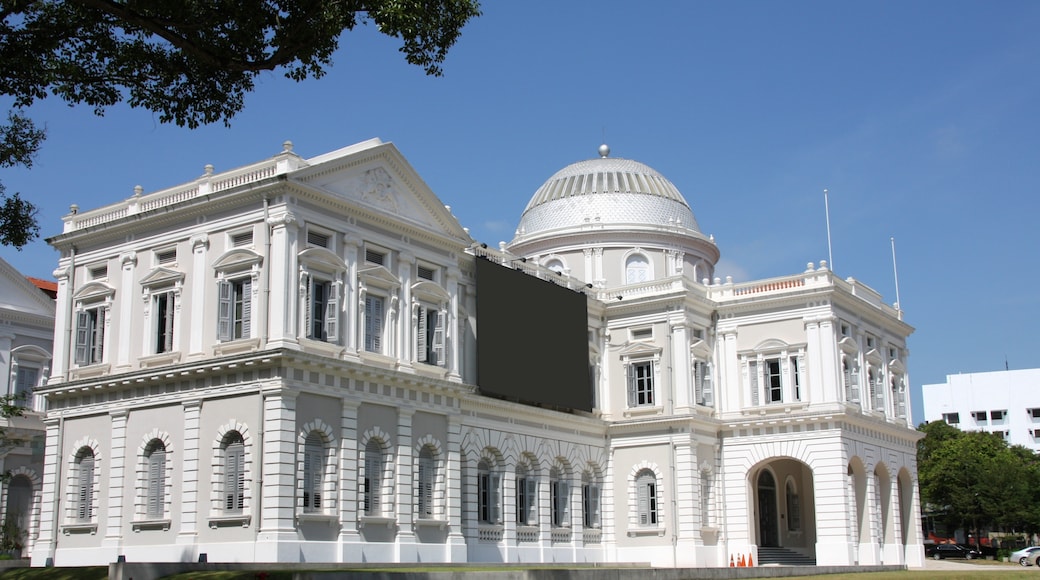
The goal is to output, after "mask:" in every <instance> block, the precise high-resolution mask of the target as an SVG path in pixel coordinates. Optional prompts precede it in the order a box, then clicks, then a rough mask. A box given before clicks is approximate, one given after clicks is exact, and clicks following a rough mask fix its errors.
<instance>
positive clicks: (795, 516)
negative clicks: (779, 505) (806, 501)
mask: <svg viewBox="0 0 1040 580" xmlns="http://www.w3.org/2000/svg"><path fill="white" fill-rule="evenodd" d="M786 492H787V530H788V531H790V532H797V531H798V530H800V529H802V502H801V500H800V499H799V498H798V489H797V488H796V487H795V485H794V480H791V479H788V480H787V490H786Z"/></svg>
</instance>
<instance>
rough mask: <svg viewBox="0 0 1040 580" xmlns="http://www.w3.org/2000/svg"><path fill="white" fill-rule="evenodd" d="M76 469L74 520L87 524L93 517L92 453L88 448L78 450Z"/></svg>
mask: <svg viewBox="0 0 1040 580" xmlns="http://www.w3.org/2000/svg"><path fill="white" fill-rule="evenodd" d="M76 469H77V473H76V486H77V487H78V489H77V494H76V519H77V520H78V521H80V522H89V521H91V519H92V518H93V517H94V452H93V451H92V450H91V449H90V448H89V447H84V448H83V449H81V450H80V452H79V454H78V457H77V459H76Z"/></svg>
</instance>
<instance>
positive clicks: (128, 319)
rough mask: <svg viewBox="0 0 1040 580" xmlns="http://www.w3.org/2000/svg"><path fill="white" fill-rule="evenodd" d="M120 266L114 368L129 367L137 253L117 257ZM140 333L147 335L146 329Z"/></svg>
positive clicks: (127, 253) (133, 325)
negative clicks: (117, 327) (117, 326)
mask: <svg viewBox="0 0 1040 580" xmlns="http://www.w3.org/2000/svg"><path fill="white" fill-rule="evenodd" d="M119 264H120V274H121V276H120V281H119V289H120V290H121V292H120V293H119V294H120V295H119V296H117V297H116V298H117V299H118V300H119V329H118V331H117V335H116V341H117V342H116V347H117V348H116V360H115V367H116V368H125V367H129V366H130V355H131V352H130V346H131V343H132V341H131V339H130V336H131V334H132V331H133V329H134V327H135V326H138V327H139V325H135V324H134V320H133V318H134V301H133V297H134V296H136V295H137V293H136V292H135V291H134V290H135V289H134V271H135V270H136V269H137V252H126V253H124V254H121V255H120V256H119ZM141 332H142V333H147V332H148V329H147V328H144V329H141Z"/></svg>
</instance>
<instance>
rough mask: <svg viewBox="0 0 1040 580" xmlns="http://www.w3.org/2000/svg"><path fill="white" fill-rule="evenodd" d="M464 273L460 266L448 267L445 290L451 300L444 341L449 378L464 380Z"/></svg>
mask: <svg viewBox="0 0 1040 580" xmlns="http://www.w3.org/2000/svg"><path fill="white" fill-rule="evenodd" d="M461 275H462V273H461V272H460V271H459V269H458V268H448V271H447V276H446V277H445V286H446V287H445V290H447V291H448V296H450V297H451V301H450V302H449V304H448V319H447V320H445V321H444V333H445V337H444V343H445V347H446V348H447V349H448V350H447V353H446V356H447V357H448V360H446V361H445V366H447V367H448V380H450V381H458V382H461V381H462V369H461V366H462V349H463V348H465V344H463V343H464V341H465V336H464V335H463V334H462V333H461V332H460V328H461V327H460V326H459V308H460V306H461V305H460V304H459V276H461Z"/></svg>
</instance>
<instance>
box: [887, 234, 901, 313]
mask: <svg viewBox="0 0 1040 580" xmlns="http://www.w3.org/2000/svg"><path fill="white" fill-rule="evenodd" d="M889 241H891V242H892V277H893V278H895V281H896V310H898V311H899V312H902V311H903V309H902V307H901V306H900V304H901V302H900V301H899V270H897V269H896V239H895V237H891V238H889Z"/></svg>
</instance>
